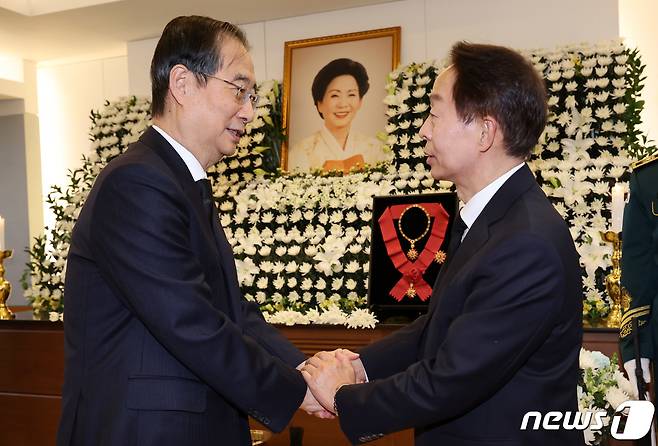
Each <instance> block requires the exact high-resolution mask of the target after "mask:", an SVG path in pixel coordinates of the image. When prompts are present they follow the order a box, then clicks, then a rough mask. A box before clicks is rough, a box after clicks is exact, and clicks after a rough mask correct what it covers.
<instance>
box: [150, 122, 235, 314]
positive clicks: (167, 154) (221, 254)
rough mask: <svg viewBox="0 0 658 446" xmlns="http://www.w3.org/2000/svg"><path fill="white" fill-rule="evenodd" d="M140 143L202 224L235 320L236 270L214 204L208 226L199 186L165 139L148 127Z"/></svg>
mask: <svg viewBox="0 0 658 446" xmlns="http://www.w3.org/2000/svg"><path fill="white" fill-rule="evenodd" d="M140 141H141V142H142V143H144V144H145V145H147V146H148V147H150V148H151V149H153V150H154V151H155V153H157V154H158V156H160V158H162V160H163V161H164V162H165V163H166V164H167V166H168V167H169V169H170V170H171V172H172V173H173V175H174V177H175V178H176V180H177V181H178V183H179V184H180V186H181V187H182V189H183V192H184V193H185V195H186V196H187V198H188V200H189V201H190V203H192V207H193V208H194V213H195V214H196V216H197V218H198V219H199V221H200V222H201V228H202V231H203V233H204V235H205V237H206V238H207V239H208V240H209V241H212V243H211V244H210V246H211V250H212V251H213V257H215V258H214V259H213V260H214V262H215V263H217V264H219V265H220V267H221V268H222V271H223V272H224V276H225V278H226V281H225V288H226V292H227V293H228V299H226V301H227V304H228V305H229V308H230V310H231V313H232V314H233V315H234V319H235V320H236V321H237V319H236V318H239V316H240V313H239V312H238V311H236V310H237V308H236V307H237V300H239V298H240V292H239V285H238V282H237V271H236V269H235V263H234V260H233V250H232V249H231V245H230V244H229V243H228V240H227V239H226V236H225V235H224V231H223V230H222V229H221V227H220V226H219V221H218V215H217V209H216V207H215V206H214V205H213V218H212V225H211V222H209V221H208V214H207V212H206V209H205V208H204V206H203V200H202V198H201V194H200V192H199V187H198V185H197V184H196V183H195V181H194V179H193V178H192V175H191V174H190V171H189V169H188V168H187V166H186V165H185V162H184V161H183V160H182V159H181V157H180V156H179V155H178V153H176V151H175V150H174V148H173V147H171V145H170V144H169V143H168V142H167V140H166V139H164V138H163V137H162V135H160V134H159V133H158V132H157V130H155V129H153V128H152V127H149V128H148V129H147V130H146V131H145V132H144V134H143V135H142V136H141V137H140Z"/></svg>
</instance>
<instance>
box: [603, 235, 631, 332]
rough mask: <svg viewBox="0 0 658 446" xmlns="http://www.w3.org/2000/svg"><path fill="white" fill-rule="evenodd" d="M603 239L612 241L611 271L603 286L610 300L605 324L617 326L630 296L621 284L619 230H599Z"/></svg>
mask: <svg viewBox="0 0 658 446" xmlns="http://www.w3.org/2000/svg"><path fill="white" fill-rule="evenodd" d="M600 234H601V238H602V239H603V241H605V242H608V243H612V272H611V273H610V274H608V276H607V277H606V278H605V288H606V290H607V291H608V295H609V296H610V299H611V300H612V308H611V309H610V314H608V317H607V318H606V326H607V327H609V328H619V325H620V324H621V314H622V309H623V310H624V311H626V310H628V306H629V305H630V302H631V301H630V296H629V294H628V292H627V291H626V290H625V289H624V288H623V287H622V286H621V266H620V262H621V232H614V231H606V232H603V231H601V233H600Z"/></svg>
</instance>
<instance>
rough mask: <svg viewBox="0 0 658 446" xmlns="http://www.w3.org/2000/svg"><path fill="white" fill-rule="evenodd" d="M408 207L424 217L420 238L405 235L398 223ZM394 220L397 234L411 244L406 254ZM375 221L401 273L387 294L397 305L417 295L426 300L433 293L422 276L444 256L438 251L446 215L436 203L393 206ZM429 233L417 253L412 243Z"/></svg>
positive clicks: (445, 224)
mask: <svg viewBox="0 0 658 446" xmlns="http://www.w3.org/2000/svg"><path fill="white" fill-rule="evenodd" d="M411 208H419V209H420V210H421V211H423V212H425V215H426V216H427V228H426V229H425V231H424V232H423V233H422V234H421V235H420V237H416V238H414V239H411V238H409V237H408V236H407V235H405V233H404V232H403V231H402V229H403V228H402V223H401V220H402V217H403V216H404V214H405V213H406V212H407V211H408V210H410V209H411ZM432 217H434V222H433V223H432V224H430V222H431V218H432ZM394 220H397V221H398V228H399V229H400V233H401V234H402V235H403V237H404V238H405V239H406V240H407V241H408V242H409V243H410V249H409V250H408V251H407V252H406V253H405V252H404V251H403V250H402V245H401V244H400V239H399V238H398V234H397V232H396V231H395V224H394ZM378 221H379V227H380V229H381V231H382V238H383V239H384V245H385V246H386V252H387V253H388V257H389V258H390V259H391V262H393V265H394V266H395V269H397V270H398V271H399V272H400V273H402V277H401V278H400V280H398V282H397V283H396V284H395V286H393V288H392V289H391V291H389V294H390V295H391V296H393V297H394V298H395V300H397V301H398V302H399V301H401V300H402V299H403V298H404V296H407V297H409V298H412V297H414V296H415V295H418V297H419V298H420V300H422V301H425V300H427V299H428V298H429V297H430V295H431V294H432V287H431V286H430V285H429V284H428V283H427V282H426V281H425V279H423V274H425V271H426V270H427V268H428V267H429V266H430V265H431V264H432V262H433V261H435V260H436V261H437V262H439V263H442V261H443V260H445V254H443V252H442V251H439V248H440V247H441V244H442V243H443V240H444V239H445V234H446V229H447V228H448V213H447V212H446V210H445V209H443V206H441V205H440V204H439V203H417V204H411V205H407V204H396V205H393V206H389V207H388V208H386V209H385V210H384V212H383V213H382V215H381V216H380V217H379V220H378ZM428 231H429V233H430V236H429V238H428V239H427V242H426V243H425V247H424V248H423V251H422V252H421V253H420V254H419V253H418V251H417V250H416V247H415V244H416V242H418V241H419V240H420V239H422V238H423V237H424V236H425V235H426V234H427V232H428Z"/></svg>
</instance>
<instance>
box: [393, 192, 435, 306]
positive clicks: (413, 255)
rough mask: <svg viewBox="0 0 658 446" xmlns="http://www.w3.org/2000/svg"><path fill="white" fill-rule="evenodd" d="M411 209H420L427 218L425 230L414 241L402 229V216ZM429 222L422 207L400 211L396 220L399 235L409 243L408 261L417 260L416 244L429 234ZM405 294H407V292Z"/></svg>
mask: <svg viewBox="0 0 658 446" xmlns="http://www.w3.org/2000/svg"><path fill="white" fill-rule="evenodd" d="M411 208H418V209H420V210H421V211H423V212H424V213H425V216H426V217H427V225H426V226H425V230H424V231H423V233H422V234H420V236H418V237H416V238H414V239H412V238H410V237H409V236H408V235H407V234H405V232H404V230H403V229H402V217H404V214H405V213H406V212H407V211H408V210H409V209H411ZM430 222H431V217H430V213H429V212H427V209H425V208H424V207H422V206H421V205H419V204H412V205H410V206H407V207H406V208H405V209H404V210H403V211H402V213H401V214H400V218H399V219H398V229H399V230H400V235H401V236H402V237H403V238H404V239H405V240H406V241H408V242H409V251H407V257H408V258H409V260H416V259H417V258H418V255H419V254H418V251H416V242H417V241H419V240H420V239H422V238H423V237H425V235H426V234H427V233H428V232H429V230H430ZM411 289H413V288H411ZM411 289H410V290H411ZM413 293H414V295H415V294H416V291H415V290H414V291H413ZM407 294H409V291H407Z"/></svg>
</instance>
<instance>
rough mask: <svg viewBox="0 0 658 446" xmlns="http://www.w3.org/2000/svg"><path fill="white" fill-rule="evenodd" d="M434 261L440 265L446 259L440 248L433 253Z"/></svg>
mask: <svg viewBox="0 0 658 446" xmlns="http://www.w3.org/2000/svg"><path fill="white" fill-rule="evenodd" d="M434 261H436V263H438V264H439V265H442V264H443V263H444V262H445V261H446V253H445V252H443V251H441V250H440V249H439V250H438V251H437V252H436V254H434Z"/></svg>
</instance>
